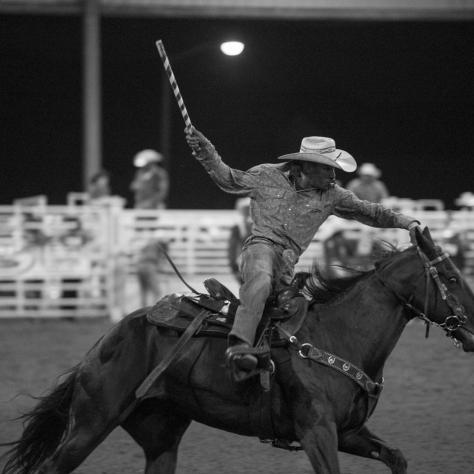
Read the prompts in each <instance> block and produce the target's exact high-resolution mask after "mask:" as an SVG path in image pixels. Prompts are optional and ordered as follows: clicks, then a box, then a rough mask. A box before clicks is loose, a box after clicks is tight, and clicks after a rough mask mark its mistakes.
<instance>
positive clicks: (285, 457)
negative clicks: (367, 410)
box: [0, 319, 474, 474]
mask: <svg viewBox="0 0 474 474" xmlns="http://www.w3.org/2000/svg"><path fill="white" fill-rule="evenodd" d="M110 325H111V323H110V322H109V321H108V320H104V319H100V320H85V319H81V320H18V321H15V320H3V321H0V377H1V383H0V442H6V441H10V440H12V439H14V438H16V437H17V436H18V435H19V433H20V429H21V426H20V423H19V422H15V421H9V420H11V419H12V418H14V417H15V416H18V415H19V414H20V413H21V412H22V411H24V410H27V409H28V408H29V407H31V406H32V403H33V401H32V400H31V399H30V398H29V397H28V396H26V395H27V394H32V395H40V394H44V393H45V392H46V391H47V390H48V389H49V387H51V385H52V384H54V383H55V380H56V378H57V377H58V376H59V375H60V374H61V373H63V372H65V371H66V370H67V369H69V368H70V367H72V366H73V365H75V364H76V363H77V362H79V360H80V359H81V358H82V356H83V355H84V354H85V352H86V351H87V350H88V349H89V348H90V347H91V345H92V344H93V343H94V342H95V341H96V340H97V339H98V338H99V337H100V336H101V335H102V334H103V333H104V332H105V331H107V329H108V328H109V327H110ZM473 393H474V354H465V353H463V352H462V351H461V350H459V349H456V348H455V347H454V346H453V345H452V343H451V342H450V340H448V339H447V338H446V337H445V336H444V333H442V332H441V331H440V330H438V329H432V330H431V336H430V338H429V339H427V340H425V339H424V326H423V325H422V324H421V323H418V322H414V323H413V324H410V325H409V326H408V327H407V328H406V330H405V332H404V333H403V335H402V338H401V340H400V342H399V343H398V345H397V346H396V348H395V350H394V352H393V354H392V356H391V357H390V358H389V361H388V364H387V365H386V368H385V389H384V392H383V393H382V395H381V399H380V402H379V405H378V407H377V409H376V411H375V413H374V415H373V416H372V418H371V419H370V420H369V424H368V426H369V428H370V429H372V430H373V431H374V432H375V434H377V435H378V436H380V437H381V438H383V439H384V440H386V441H387V442H388V443H389V444H390V445H391V446H394V447H398V448H400V449H401V450H402V451H403V453H404V454H405V457H406V458H407V460H408V467H409V469H408V470H409V472H411V473H416V474H457V473H461V472H462V473H467V472H472V470H473V467H472V466H473V465H474V450H473V449H472V447H473V445H472V443H473V440H474V402H473ZM1 449H2V448H0V453H1V452H3V451H1ZM340 460H341V470H342V472H343V473H345V474H371V473H374V474H378V473H388V472H389V470H388V469H387V468H386V467H385V466H384V465H383V464H381V463H379V462H376V461H371V460H365V459H361V458H357V457H354V456H349V455H344V454H341V455H340ZM143 465H144V460H143V455H142V452H141V451H140V449H139V448H138V446H137V445H136V444H135V443H134V442H133V440H132V439H131V438H130V437H129V436H128V435H127V434H126V433H125V432H124V431H123V430H121V429H117V430H115V431H114V432H113V433H112V434H111V435H110V436H109V437H108V438H107V439H106V440H105V441H104V442H103V443H102V444H101V445H100V446H99V447H98V448H97V449H96V450H95V451H94V453H92V454H91V456H90V457H89V458H88V459H87V460H86V461H85V463H84V464H83V465H82V466H81V467H80V468H78V469H77V470H76V471H75V472H77V473H78V474H133V473H141V472H142V470H143ZM1 466H2V464H1V463H0V467H1ZM211 472H225V473H226V474H240V473H253V474H256V473H262V474H263V473H265V474H267V473H269V472H271V473H273V474H293V473H295V474H296V473H311V472H312V470H311V467H310V464H309V462H308V460H307V458H306V456H305V454H304V453H302V452H298V453H290V452H287V451H282V450H279V449H275V448H271V447H270V446H268V445H265V444H262V443H260V442H259V441H258V440H257V439H254V438H246V437H242V436H237V435H234V434H230V433H225V432H222V431H217V430H214V429H212V428H209V427H206V426H204V425H200V424H197V423H193V424H192V425H191V427H190V428H189V430H188V431H187V432H186V434H185V437H184V439H183V441H182V444H181V448H180V453H179V464H178V473H181V474H191V473H192V474H205V473H206V474H208V473H211Z"/></svg>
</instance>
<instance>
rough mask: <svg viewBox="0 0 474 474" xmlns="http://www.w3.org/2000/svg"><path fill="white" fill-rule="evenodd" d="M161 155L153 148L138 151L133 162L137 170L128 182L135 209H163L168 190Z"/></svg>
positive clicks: (167, 178)
mask: <svg viewBox="0 0 474 474" xmlns="http://www.w3.org/2000/svg"><path fill="white" fill-rule="evenodd" d="M163 161H164V159H163V155H162V154H161V153H158V152H157V151H155V150H148V149H147V150H142V151H140V152H138V153H137V154H136V155H135V157H134V159H133V164H134V165H135V167H137V168H138V170H137V171H136V173H135V177H134V179H133V181H132V183H131V184H130V189H131V190H132V191H133V192H134V208H135V209H164V208H165V207H166V199H167V197H168V190H169V176H168V172H167V171H166V169H165V168H164V167H163Z"/></svg>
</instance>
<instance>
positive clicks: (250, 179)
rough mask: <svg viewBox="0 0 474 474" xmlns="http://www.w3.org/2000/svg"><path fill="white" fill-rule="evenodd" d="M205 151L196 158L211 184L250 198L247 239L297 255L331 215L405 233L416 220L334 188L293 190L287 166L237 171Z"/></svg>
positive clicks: (272, 165) (341, 189)
mask: <svg viewBox="0 0 474 474" xmlns="http://www.w3.org/2000/svg"><path fill="white" fill-rule="evenodd" d="M206 148H207V150H206V152H204V153H200V154H199V155H198V156H196V158H197V159H198V161H200V163H201V164H202V165H203V166H204V168H205V169H206V171H207V172H208V173H209V175H210V177H211V178H212V180H213V181H214V182H215V183H216V184H217V185H218V186H219V187H220V188H221V189H222V190H224V191H226V192H228V193H232V194H238V195H240V196H249V197H250V198H251V203H250V211H251V217H252V220H253V227H252V232H251V236H250V239H254V238H264V239H267V240H270V241H272V242H274V243H275V244H277V245H280V246H282V247H283V248H288V249H291V250H293V251H294V252H295V253H296V255H298V256H300V255H301V254H302V253H303V252H304V251H305V250H306V248H307V247H308V245H309V244H310V243H311V241H312V240H313V237H314V235H315V234H316V232H317V230H318V229H319V227H320V226H321V224H322V223H323V222H324V221H325V220H326V219H327V218H328V217H329V216H330V215H331V214H334V215H336V216H338V217H343V218H345V219H354V220H357V221H359V222H362V223H363V224H367V225H369V226H372V227H382V228H401V229H407V228H408V225H409V224H410V223H411V222H413V221H415V220H416V219H413V218H411V217H408V216H406V215H403V214H401V213H397V212H395V211H392V210H391V209H387V208H385V207H384V206H382V205H381V204H376V203H371V202H368V201H362V200H360V199H358V198H357V197H356V196H355V194H354V193H352V192H351V191H348V190H347V189H344V188H342V187H341V186H338V185H336V186H335V187H334V188H331V189H329V190H317V189H314V188H313V189H309V190H297V189H296V188H295V186H294V184H293V183H292V182H291V181H290V179H289V175H288V172H287V171H286V170H287V168H288V166H287V164H286V163H283V164H271V163H264V164H260V165H257V166H255V167H253V168H251V169H249V170H248V171H241V170H238V169H234V168H231V167H230V166H228V165H226V164H225V163H224V162H223V161H222V159H221V157H220V156H219V155H218V154H217V152H216V151H215V150H214V148H213V147H212V148H211V147H206Z"/></svg>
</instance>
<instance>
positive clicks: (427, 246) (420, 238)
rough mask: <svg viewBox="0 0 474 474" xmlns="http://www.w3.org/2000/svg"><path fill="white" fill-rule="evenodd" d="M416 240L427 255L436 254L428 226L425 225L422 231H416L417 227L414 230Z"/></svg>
mask: <svg viewBox="0 0 474 474" xmlns="http://www.w3.org/2000/svg"><path fill="white" fill-rule="evenodd" d="M416 240H417V242H418V246H419V247H420V248H421V250H423V252H424V253H425V254H426V255H427V256H429V257H430V258H432V257H433V256H434V255H436V248H435V244H434V242H433V238H432V237H431V233H430V231H429V229H428V227H425V228H424V229H423V231H422V232H421V231H418V229H417V230H416Z"/></svg>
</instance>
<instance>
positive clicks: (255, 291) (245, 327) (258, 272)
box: [229, 242, 295, 346]
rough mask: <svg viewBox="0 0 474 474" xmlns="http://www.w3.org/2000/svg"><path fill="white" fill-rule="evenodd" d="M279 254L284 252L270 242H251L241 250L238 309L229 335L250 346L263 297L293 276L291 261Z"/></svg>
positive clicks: (292, 259) (265, 297) (259, 316)
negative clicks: (240, 282)
mask: <svg viewBox="0 0 474 474" xmlns="http://www.w3.org/2000/svg"><path fill="white" fill-rule="evenodd" d="M283 251H284V249H282V248H281V247H278V246H276V245H272V244H271V243H260V242H258V243H257V242H255V243H251V244H250V245H248V246H247V247H246V248H245V249H244V250H243V252H242V261H241V267H240V268H241V275H242V280H243V283H242V285H241V287H240V290H239V298H240V306H239V307H238V308H237V313H236V315H235V320H234V325H233V327H232V330H231V332H230V334H229V335H230V336H235V337H238V338H239V339H242V340H243V341H245V342H247V343H248V344H250V345H252V346H253V345H254V339H255V333H256V331H257V326H258V324H259V322H260V320H261V318H262V314H263V310H264V309H265V304H266V301H267V298H268V297H269V296H270V294H271V293H272V290H273V288H274V287H278V286H279V284H280V282H281V281H283V282H284V283H286V284H289V282H290V281H291V276H292V275H293V269H294V264H295V261H294V260H295V258H294V257H293V258H291V257H290V259H289V260H288V258H284V255H283Z"/></svg>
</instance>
